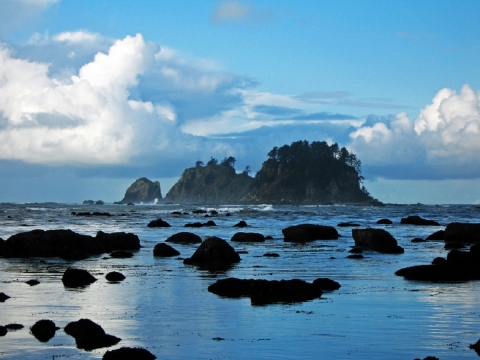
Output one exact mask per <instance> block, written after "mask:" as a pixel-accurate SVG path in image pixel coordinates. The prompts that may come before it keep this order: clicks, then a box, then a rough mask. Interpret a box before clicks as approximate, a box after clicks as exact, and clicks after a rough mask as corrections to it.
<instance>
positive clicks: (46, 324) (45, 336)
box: [30, 320, 60, 342]
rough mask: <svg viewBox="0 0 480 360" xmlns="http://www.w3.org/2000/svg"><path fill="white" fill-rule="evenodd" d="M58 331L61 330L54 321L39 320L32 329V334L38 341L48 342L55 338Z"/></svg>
mask: <svg viewBox="0 0 480 360" xmlns="http://www.w3.org/2000/svg"><path fill="white" fill-rule="evenodd" d="M58 329H60V328H59V327H57V326H56V325H55V323H54V322H53V321H52V320H39V321H37V322H36V323H35V324H34V325H33V326H32V327H31V328H30V332H31V333H32V335H33V336H35V338H36V339H37V340H38V341H41V342H47V341H48V340H50V339H51V338H53V337H54V336H55V332H56V331H57V330H58Z"/></svg>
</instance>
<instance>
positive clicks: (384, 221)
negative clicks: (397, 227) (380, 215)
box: [377, 219, 393, 225]
mask: <svg viewBox="0 0 480 360" xmlns="http://www.w3.org/2000/svg"><path fill="white" fill-rule="evenodd" d="M377 224H382V225H391V224H393V222H392V220H390V219H380V220H378V221H377Z"/></svg>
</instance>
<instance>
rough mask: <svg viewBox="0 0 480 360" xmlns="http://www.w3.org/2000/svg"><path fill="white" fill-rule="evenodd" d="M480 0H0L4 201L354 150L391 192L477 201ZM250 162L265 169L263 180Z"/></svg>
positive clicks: (111, 194)
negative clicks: (204, 167) (276, 156)
mask: <svg viewBox="0 0 480 360" xmlns="http://www.w3.org/2000/svg"><path fill="white" fill-rule="evenodd" d="M478 14H480V2H479V1H477V0H463V1H456V0H448V1H447V0H435V1H431V0H423V1H418V0H414V1H412V0H401V1H400V0H391V1H383V0H382V1H373V0H372V1H361V2H360V1H354V0H337V1H333V0H331V1H330V0H328V1H318V0H312V1H309V0H303V1H287V0H258V1H244V0H225V1H222V0H204V1H189V0H188V1H187V0H165V1H154V0H143V1H142V2H138V1H132V0H116V1H107V0H83V1H75V0H2V1H0V189H1V190H0V202H44V201H54V202H68V203H70V202H73V203H76V202H82V201H83V200H86V199H93V200H100V199H101V200H104V201H106V202H113V201H118V200H121V199H122V198H123V195H124V193H125V190H126V189H127V187H128V186H129V185H130V184H131V183H133V181H135V179H137V178H140V177H147V178H149V179H150V180H159V181H160V183H161V188H162V195H163V196H165V194H166V193H167V191H168V190H169V188H170V187H171V186H172V185H173V184H174V183H175V182H176V181H177V180H178V178H179V176H180V175H181V174H182V172H183V170H184V169H185V168H187V167H192V166H194V165H195V162H196V161H197V160H201V161H204V162H205V163H206V162H207V161H208V160H209V159H210V157H212V156H213V157H215V158H217V159H219V160H221V159H223V158H225V157H228V156H233V157H235V159H236V160H237V161H236V164H235V168H236V169H237V171H238V172H241V171H243V170H244V169H245V167H246V166H250V168H251V169H252V170H253V174H254V173H255V172H256V171H258V170H260V168H261V165H262V162H263V161H265V160H266V158H267V153H268V152H269V151H270V150H271V149H272V148H273V147H274V146H282V145H284V144H290V143H292V142H294V141H298V140H307V141H327V142H328V143H330V144H331V143H334V142H336V143H338V144H339V145H340V146H345V147H346V148H347V149H348V150H349V151H351V152H353V153H355V154H356V155H357V157H358V158H359V159H360V160H361V161H362V175H363V176H364V177H365V181H364V185H365V187H366V188H367V189H368V190H369V192H370V193H371V195H372V196H374V197H375V198H377V199H379V200H380V201H383V202H386V203H425V204H480V161H479V160H480V155H479V154H480V141H479V140H480V92H479V90H480V71H479V70H480V69H479V64H480V22H479V21H478ZM253 174H252V175H253Z"/></svg>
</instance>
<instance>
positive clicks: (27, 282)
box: [25, 280, 40, 286]
mask: <svg viewBox="0 0 480 360" xmlns="http://www.w3.org/2000/svg"><path fill="white" fill-rule="evenodd" d="M25 284H28V285H30V286H35V285H38V284H40V281H38V280H28V281H25Z"/></svg>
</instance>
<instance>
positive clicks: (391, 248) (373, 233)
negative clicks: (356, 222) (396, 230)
mask: <svg viewBox="0 0 480 360" xmlns="http://www.w3.org/2000/svg"><path fill="white" fill-rule="evenodd" d="M352 236H353V239H354V240H355V246H360V247H365V248H368V249H371V250H375V251H378V252H381V253H385V254H401V253H403V252H404V250H403V248H402V247H400V246H398V244H397V240H395V238H394V237H393V236H392V235H390V233H389V232H387V231H385V230H383V229H370V228H367V229H352Z"/></svg>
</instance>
